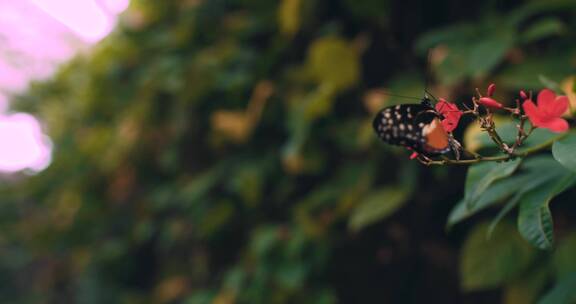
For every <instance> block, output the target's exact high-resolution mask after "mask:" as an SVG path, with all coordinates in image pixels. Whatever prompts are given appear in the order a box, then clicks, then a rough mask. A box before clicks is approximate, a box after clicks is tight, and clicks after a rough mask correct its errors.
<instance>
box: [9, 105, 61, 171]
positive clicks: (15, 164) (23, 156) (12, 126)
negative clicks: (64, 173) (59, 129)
mask: <svg viewBox="0 0 576 304" xmlns="http://www.w3.org/2000/svg"><path fill="white" fill-rule="evenodd" d="M0 142H1V143H2V148H1V149H0V171H3V172H8V173H13V172H18V171H22V170H25V169H29V170H31V171H34V172H39V171H41V170H43V169H45V168H46V167H47V166H48V165H49V164H50V161H51V158H52V156H51V150H52V143H51V142H50V139H49V138H48V137H47V136H46V135H44V134H43V133H42V129H41V128H40V124H39V123H38V120H36V118H34V117H33V116H32V115H28V114H24V113H18V114H12V115H8V116H0Z"/></svg>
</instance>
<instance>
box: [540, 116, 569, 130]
mask: <svg viewBox="0 0 576 304" xmlns="http://www.w3.org/2000/svg"><path fill="white" fill-rule="evenodd" d="M539 127H542V128H546V129H548V130H550V131H552V132H557V133H560V132H566V131H568V128H569V127H570V126H569V125H568V122H567V121H566V120H564V119H562V118H558V117H557V118H553V119H551V120H548V121H545V122H543V123H542V124H541V125H539Z"/></svg>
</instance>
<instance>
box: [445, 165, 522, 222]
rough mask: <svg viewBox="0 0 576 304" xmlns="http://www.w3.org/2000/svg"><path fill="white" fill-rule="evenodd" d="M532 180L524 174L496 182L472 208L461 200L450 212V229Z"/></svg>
mask: <svg viewBox="0 0 576 304" xmlns="http://www.w3.org/2000/svg"><path fill="white" fill-rule="evenodd" d="M531 178H532V176H530V175H526V174H524V175H515V176H511V177H509V178H505V179H502V180H499V181H496V182H494V184H492V185H491V186H490V187H489V188H488V189H486V190H485V191H484V193H483V194H482V195H481V196H480V198H479V199H478V201H477V202H476V203H475V204H474V205H473V206H471V207H470V208H469V207H468V205H467V204H466V201H465V200H464V199H462V200H460V202H458V204H456V206H454V208H453V209H452V211H451V212H450V216H449V217H448V224H447V226H448V228H449V227H451V226H452V225H454V224H457V223H459V222H461V221H462V220H464V219H467V218H468V217H470V216H472V215H474V214H475V213H476V212H478V211H480V210H483V209H485V208H488V207H490V206H492V205H494V204H496V203H498V202H500V201H502V200H503V199H505V198H507V197H509V196H510V195H512V194H514V193H515V192H516V191H518V189H520V188H521V187H522V185H524V183H526V182H528V181H529V180H530V179H531Z"/></svg>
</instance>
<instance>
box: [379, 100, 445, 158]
mask: <svg viewBox="0 0 576 304" xmlns="http://www.w3.org/2000/svg"><path fill="white" fill-rule="evenodd" d="M441 120H442V115H441V114H440V113H438V112H437V111H436V110H435V109H434V108H433V107H432V105H431V103H430V100H429V99H428V98H424V99H423V100H422V102H421V103H420V104H400V105H395V106H390V107H387V108H384V109H382V110H380V111H379V112H378V114H377V115H376V117H375V118H374V121H373V123H372V125H373V127H374V131H376V133H377V134H378V136H379V137H380V139H382V140H383V141H384V142H387V143H389V144H392V145H400V146H405V147H407V148H409V149H411V150H414V151H416V152H418V153H421V154H424V155H428V156H434V155H440V154H444V153H447V152H449V151H450V150H451V146H452V136H451V135H450V134H449V133H448V132H446V130H445V129H444V128H443V126H442V123H441Z"/></svg>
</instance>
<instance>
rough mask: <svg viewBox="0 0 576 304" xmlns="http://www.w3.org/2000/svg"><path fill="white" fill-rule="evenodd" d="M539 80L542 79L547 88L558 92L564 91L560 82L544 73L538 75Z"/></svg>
mask: <svg viewBox="0 0 576 304" xmlns="http://www.w3.org/2000/svg"><path fill="white" fill-rule="evenodd" d="M538 80H540V82H541V83H542V84H543V85H544V86H545V87H547V88H549V89H551V90H553V91H556V92H562V88H561V87H560V84H559V83H558V82H556V81H554V80H552V79H551V78H549V77H547V76H545V75H544V74H540V75H538Z"/></svg>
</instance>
